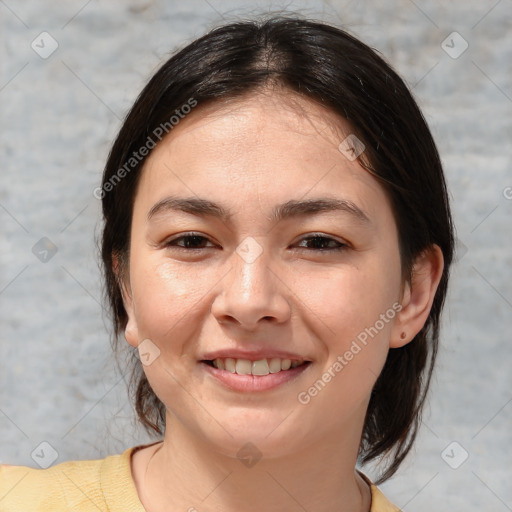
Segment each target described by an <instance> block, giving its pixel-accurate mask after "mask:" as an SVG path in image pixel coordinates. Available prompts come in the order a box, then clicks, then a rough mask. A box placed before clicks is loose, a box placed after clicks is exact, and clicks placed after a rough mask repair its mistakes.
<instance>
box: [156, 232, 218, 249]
mask: <svg viewBox="0 0 512 512" xmlns="http://www.w3.org/2000/svg"><path fill="white" fill-rule="evenodd" d="M205 243H211V242H210V241H209V240H208V238H206V237H204V236H202V235H200V234H199V233H187V234H186V235H181V236H178V237H176V238H173V239H172V240H168V241H167V242H165V246H166V247H179V248H181V249H207V248H208V247H204V244H205ZM212 246H213V244H212Z"/></svg>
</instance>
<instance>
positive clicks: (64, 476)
mask: <svg viewBox="0 0 512 512" xmlns="http://www.w3.org/2000/svg"><path fill="white" fill-rule="evenodd" d="M143 446H147V445H143ZM137 448H139V447H137V446H134V447H132V448H128V449H127V450H125V451H124V452H123V453H122V454H120V455H110V456H109V457H106V458H104V459H99V460H82V461H70V462H62V463H61V464H57V465H55V466H52V467H50V468H48V469H34V468H30V467H27V466H8V465H0V512H69V511H73V512H98V511H101V512H146V511H145V509H144V507H143V506H142V504H141V502H140V500H139V496H138V494H137V489H136V488H135V484H134V482H133V479H132V473H131V462H130V461H131V459H130V457H131V454H132V452H133V451H134V450H135V449H137ZM360 474H361V476H362V477H363V478H364V479H365V481H366V482H368V484H369V485H370V486H371V495H372V506H371V511H370V512H400V511H399V509H398V508H397V507H395V506H394V505H392V504H391V503H390V502H389V501H388V500H387V498H386V497H385V496H384V495H383V494H382V493H381V492H380V490H379V489H378V488H377V487H376V486H375V485H373V484H372V483H371V482H370V481H369V480H368V478H367V477H366V476H365V475H363V474H362V473H360Z"/></svg>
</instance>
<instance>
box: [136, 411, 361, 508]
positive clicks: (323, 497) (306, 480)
mask: <svg viewBox="0 0 512 512" xmlns="http://www.w3.org/2000/svg"><path fill="white" fill-rule="evenodd" d="M360 435H361V432H360V431H358V430H357V429H355V431H354V432H350V431H349V432H346V431H344V432H343V438H342V439H340V438H339V437H338V438H337V439H325V438H324V439H322V440H321V441H319V442H317V443H315V444H311V445H308V446H307V447H306V446H301V448H300V449H299V450H297V451H296V453H293V454H290V455H287V456H282V457H279V458H269V457H267V456H265V455H263V456H262V457H261V458H259V457H260V455H261V454H260V452H259V450H258V449H257V447H254V445H246V446H245V452H246V454H247V456H246V457H240V458H234V457H228V456H226V455H225V454H222V453H220V451H218V450H216V449H215V447H214V446H212V445H211V444H208V442H207V441H205V440H200V439H198V438H197V437H196V436H193V435H192V434H191V433H190V431H188V430H187V429H185V428H184V427H183V425H182V424H181V423H180V422H179V421H178V420H177V419H176V417H175V416H173V415H170V414H168V415H167V421H166V433H165V438H164V441H163V442H162V443H161V444H159V445H157V447H156V449H155V450H153V451H152V454H151V456H150V457H149V460H148V461H147V464H145V466H146V467H145V468H144V469H143V476H142V482H141V488H142V489H141V490H142V492H139V494H140V495H141V501H142V503H143V505H144V507H145V508H146V510H147V511H148V512H154V511H158V510H168V511H169V512H171V511H174V510H176V511H177V510H181V511H188V512H198V511H201V512H210V511H212V512H213V511H217V510H222V511H224V512H234V511H239V510H244V511H246V512H256V511H258V512H259V511H261V510H265V511H268V512H283V511H290V512H291V511H296V510H307V511H309V512H327V511H329V512H332V511H334V510H335V511H339V512H368V510H370V501H371V498H370V490H369V487H368V485H367V484H366V483H365V482H364V481H363V480H362V478H361V477H360V476H359V475H358V474H357V473H356V472H355V469H354V468H355V463H356V457H357V448H358V447H359V440H360ZM171 507H172V508H171Z"/></svg>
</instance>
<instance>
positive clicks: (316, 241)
mask: <svg viewBox="0 0 512 512" xmlns="http://www.w3.org/2000/svg"><path fill="white" fill-rule="evenodd" d="M304 242H305V243H306V244H308V245H310V246H309V247H305V246H304V245H302V248H303V249H309V250H316V251H320V252H328V251H342V250H344V249H346V248H348V244H344V243H342V242H338V240H335V239H334V238H330V237H328V236H324V235H321V234H315V235H312V236H308V237H306V238H303V239H302V240H301V242H300V243H301V244H302V243H304Z"/></svg>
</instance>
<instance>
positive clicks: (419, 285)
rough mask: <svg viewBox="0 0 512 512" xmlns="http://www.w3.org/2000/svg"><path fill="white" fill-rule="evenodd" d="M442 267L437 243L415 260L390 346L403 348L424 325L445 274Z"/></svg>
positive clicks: (442, 261)
mask: <svg viewBox="0 0 512 512" xmlns="http://www.w3.org/2000/svg"><path fill="white" fill-rule="evenodd" d="M443 267H444V258H443V253H442V251H441V249H440V248H439V246H438V245H432V247H430V248H429V249H427V250H425V251H424V252H423V253H421V254H420V255H418V256H417V258H416V259H415V261H414V265H413V271H412V277H411V282H409V283H406V284H405V287H404V293H403V298H402V309H401V310H400V313H399V314H398V315H397V320H396V322H395V325H394V326H393V330H392V333H391V339H390V343H389V346H390V348H399V347H403V346H404V345H406V344H407V343H409V342H410V341H412V339H413V338H414V337H415V336H416V334H418V332H419V331H420V330H421V329H422V327H423V326H424V325H425V322H426V321H427V319H428V316H429V314H430V309H431V307H432V303H433V302H434V298H435V295H436V291H437V287H438V286H439V282H440V281H441V277H442V275H443Z"/></svg>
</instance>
